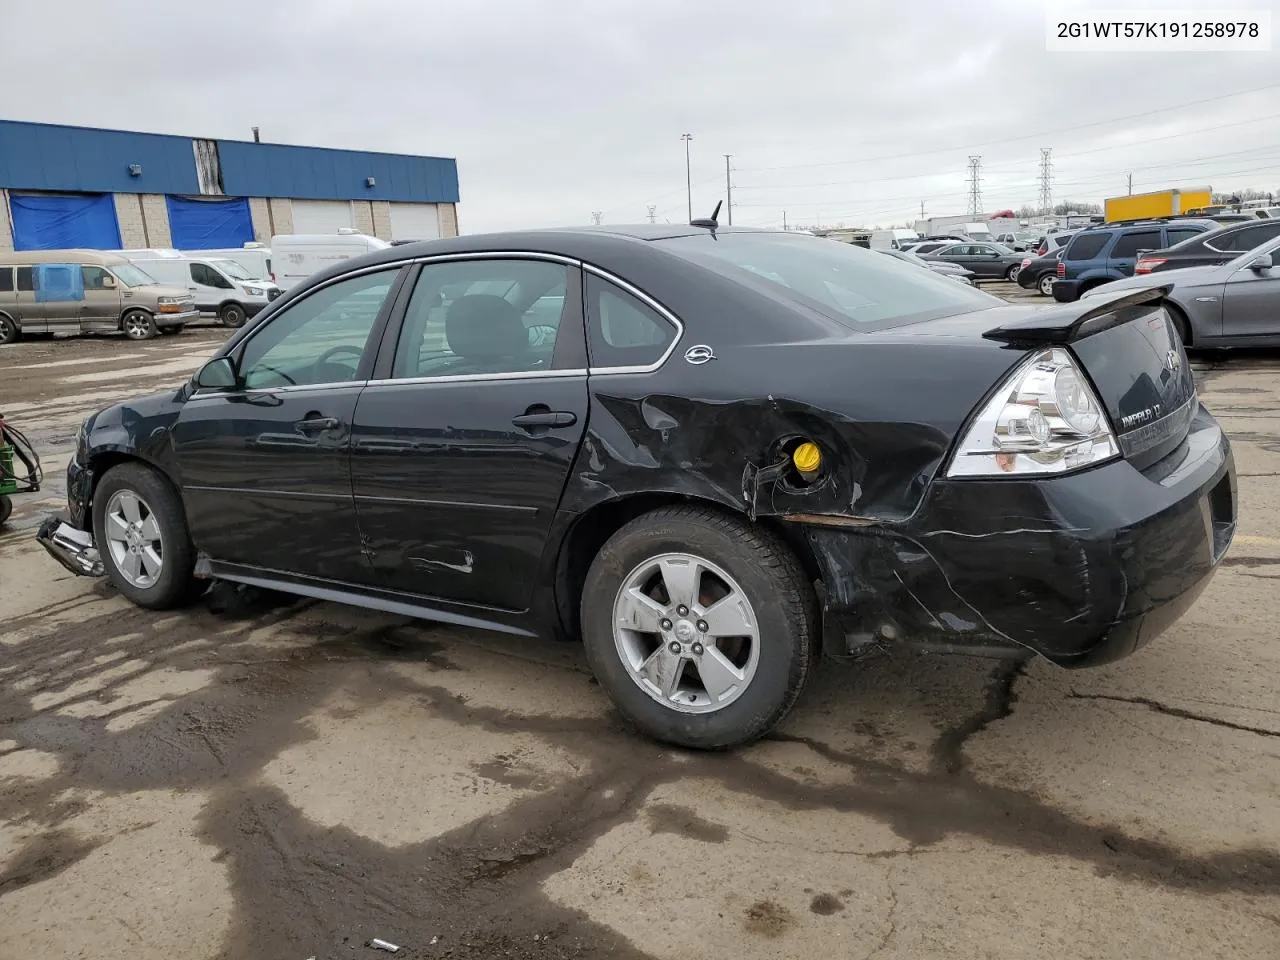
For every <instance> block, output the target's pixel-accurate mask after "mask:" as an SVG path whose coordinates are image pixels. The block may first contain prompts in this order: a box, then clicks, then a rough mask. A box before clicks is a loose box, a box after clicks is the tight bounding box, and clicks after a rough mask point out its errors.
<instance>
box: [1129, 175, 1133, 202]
mask: <svg viewBox="0 0 1280 960" xmlns="http://www.w3.org/2000/svg"><path fill="white" fill-rule="evenodd" d="M1129 196H1131V197H1132V196H1133V174H1132V173H1131V174H1129Z"/></svg>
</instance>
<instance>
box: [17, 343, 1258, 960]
mask: <svg viewBox="0 0 1280 960" xmlns="http://www.w3.org/2000/svg"><path fill="white" fill-rule="evenodd" d="M224 333H225V331H221V330H218V329H216V328H215V329H209V328H205V329H197V328H192V329H189V330H188V331H187V332H186V333H185V334H183V335H180V336H177V337H165V338H162V339H158V340H154V341H150V342H147V343H143V344H136V343H131V342H127V341H123V340H118V339H108V338H98V339H85V340H57V341H35V342H30V343H19V344H16V345H13V346H9V347H0V411H3V412H4V414H5V415H6V416H7V417H8V418H10V419H11V420H12V421H13V422H15V423H16V424H17V425H19V426H20V427H22V428H24V429H25V430H26V431H27V432H28V433H29V434H30V436H31V437H32V439H33V440H35V441H36V443H37V444H38V447H39V449H40V452H41V454H42V456H43V457H44V459H45V466H46V469H47V471H48V482H47V485H46V488H45V490H44V491H43V492H42V493H41V494H38V495H33V496H25V497H22V498H19V500H18V503H17V509H16V511H15V515H14V518H13V520H12V522H11V523H10V525H9V526H8V527H6V528H5V531H4V532H3V534H0V931H3V934H4V935H3V937H0V958H4V960H7V958H18V957H23V958H30V957H40V958H64V957H65V958H72V957H92V958H102V957H129V958H132V960H151V958H165V960H203V958H214V957H223V958H231V960H242V958H259V957H261V958H296V960H305V958H308V957H314V958H316V960H326V958H349V957H360V956H371V957H375V956H379V955H380V954H379V953H378V952H376V951H374V950H373V949H371V948H370V947H369V946H368V945H367V944H368V941H369V940H370V938H373V937H377V938H381V939H383V940H386V941H389V942H391V943H394V944H397V945H400V946H401V947H402V949H401V951H400V953H399V956H405V957H445V956H447V957H455V958H466V957H486V958H490V957H519V958H526V957H528V958H534V957H537V958H544V957H545V958H561V957H583V958H586V957H619V958H641V957H650V958H661V960H687V958H690V957H722V956H723V957H740V958H755V957H770V958H772V957H804V958H815V957H819V956H830V957H851V958H870V957H878V958H883V960H890V958H900V960H908V958H910V960H923V958H939V960H941V958H948V960H954V958H970V957H972V958H1000V960H1003V958H1011V960H1013V958H1017V960H1022V958H1028V957H1050V958H1054V960H1068V958H1102V957H1106V958H1112V957H1114V958H1125V960H1139V958H1151V960H1169V958H1182V957H1186V958H1197V960H1199V958H1204V957H1232V958H1239V960H1245V958H1268V960H1275V958H1277V957H1280V692H1278V684H1277V679H1276V678H1277V677H1278V676H1280V642H1278V640H1280V638H1278V631H1277V627H1276V623H1277V619H1278V614H1280V594H1277V593H1273V592H1272V590H1274V589H1275V588H1268V587H1267V585H1266V582H1267V580H1271V581H1273V582H1276V581H1277V571H1280V495H1278V491H1280V481H1278V479H1277V478H1278V477H1280V358H1277V357H1276V356H1268V355H1261V356H1258V355H1254V356H1246V357H1238V358H1232V359H1230V360H1228V361H1222V360H1219V359H1216V358H1213V359H1207V360H1206V359H1200V360H1198V361H1197V362H1196V366H1197V375H1198V377H1199V379H1200V384H1201V391H1202V396H1203V398H1204V400H1205V401H1206V403H1208V404H1209V406H1210V407H1211V409H1213V410H1214V412H1215V413H1217V415H1218V416H1219V417H1220V418H1221V419H1222V421H1223V423H1224V424H1225V425H1226V426H1227V428H1228V429H1229V430H1230V431H1231V434H1232V437H1233V440H1234V443H1235V452H1236V458H1237V465H1238V469H1239V471H1240V480H1239V489H1240V499H1241V503H1240V528H1239V534H1238V535H1237V537H1236V541H1235V544H1234V546H1233V547H1232V549H1231V552H1230V554H1229V555H1228V557H1227V559H1226V561H1225V564H1224V566H1223V568H1222V569H1221V570H1220V572H1219V573H1218V574H1217V576H1216V578H1215V579H1214V581H1213V583H1212V584H1211V586H1210V588H1209V589H1208V590H1207V591H1206V593H1205V594H1204V595H1203V597H1202V598H1201V599H1200V600H1199V602H1198V603H1197V604H1196V606H1195V607H1194V608H1193V609H1192V610H1191V612H1190V613H1189V614H1188V615H1187V616H1186V617H1185V618H1184V619H1183V620H1182V621H1181V622H1180V623H1178V624H1177V625H1176V626H1175V627H1174V628H1173V629H1172V630H1170V632H1169V633H1167V634H1166V635H1165V636H1163V637H1162V638H1160V639H1159V640H1158V641H1156V642H1155V643H1153V644H1152V645H1150V646H1149V647H1147V648H1145V649H1144V650H1143V651H1141V652H1140V653H1139V654H1138V655H1136V656H1134V657H1132V658H1130V659H1129V660H1127V661H1124V662H1122V663H1119V664H1116V665H1113V666H1110V667H1106V668H1102V669H1096V670H1092V671H1085V672H1074V673H1073V672H1067V671H1063V670H1059V669H1057V668H1054V667H1051V666H1049V665H1047V664H1045V663H1042V662H1032V663H1030V664H1027V665H1025V666H1013V665H1009V664H1003V663H993V662H990V661H981V660H971V659H963V658H952V657H944V656H936V655H934V656H928V655H905V654H901V655H890V654H884V655H881V656H878V657H876V658H874V659H872V660H870V661H868V662H864V663H860V664H857V665H848V664H837V663H828V664H825V665H824V666H823V668H822V669H821V670H820V673H819V676H818V678H817V679H816V681H815V682H814V683H813V685H812V686H811V687H810V688H809V690H808V692H807V694H806V696H805V697H804V699H803V700H802V702H801V704H800V706H799V707H798V708H797V709H796V711H795V713H794V714H793V715H792V716H791V717H790V718H789V720H788V721H787V722H786V724H785V725H784V726H783V728H782V729H781V730H780V731H779V732H778V733H777V734H776V735H775V736H773V737H771V738H770V739H768V740H766V741H764V742H762V743H760V744H757V745H755V746H753V747H751V748H749V749H745V750H741V751H738V752H735V753H733V754H728V755H713V756H707V755H697V754H691V753H684V752H679V751H673V750H669V749H664V748H661V747H658V746H655V745H654V744H652V743H650V742H648V741H646V740H644V739H641V738H640V737H638V736H636V735H635V734H633V733H632V732H630V731H629V730H628V729H627V728H626V727H625V726H623V725H622V724H621V723H620V722H619V720H618V719H617V718H616V717H615V715H614V713H613V712H612V711H611V709H610V708H609V705H608V703H607V702H606V700H605V698H604V696H603V695H602V693H601V692H600V690H599V688H598V687H597V686H595V685H594V683H593V682H592V680H591V679H590V677H589V676H588V674H587V673H586V671H585V667H584V664H583V661H582V658H581V656H580V654H579V652H578V650H577V649H576V648H575V647H572V646H564V645H555V644H550V643H540V642H534V641H528V640H520V639H516V638H508V637H503V636H496V635H488V634H481V633H475V632H466V631H460V630H455V629H444V628H440V627H435V626H432V625H430V624H426V623H411V622H406V621H405V620H403V619H401V618H394V617H388V616H383V615H377V614H372V613H368V612H364V611H358V610H351V609H346V608H341V607H336V606H332V605H328V604H324V603H319V602H310V601H297V602H292V601H288V600H276V601H270V600H266V599H259V600H258V601H256V602H254V603H245V602H243V601H242V600H241V599H239V598H238V597H236V596H234V595H231V594H230V593H229V592H221V593H218V592H215V593H214V594H213V595H211V596H210V597H209V598H207V599H206V600H205V601H203V602H202V603H200V604H199V605H197V606H196V607H194V608H192V609H190V610H188V611H183V612H180V613H166V614H157V613H152V612H148V611H144V610H141V609H137V608H135V607H133V606H131V605H130V604H128V603H126V602H125V601H123V600H122V599H121V598H119V597H118V596H115V595H114V594H113V592H112V591H111V590H110V588H109V587H108V586H107V585H106V584H105V583H104V582H95V581H91V580H86V579H83V578H76V577H72V576H70V575H68V574H66V573H65V572H64V571H63V570H62V569H61V568H60V567H58V566H57V565H56V564H55V563H54V562H53V561H52V560H51V559H49V558H47V557H46V556H45V555H44V553H43V551H41V550H40V548H39V547H38V546H37V545H36V544H35V542H34V540H33V538H32V535H33V533H34V529H35V526H36V525H37V524H38V522H39V520H40V518H41V516H42V515H43V514H45V513H46V512H50V511H54V510H57V509H60V508H61V505H62V497H63V494H64V484H63V478H62V473H63V469H64V467H65V464H66V461H67V458H68V455H69V454H70V452H71V449H72V446H73V444H74V436H75V432H76V429H77V427H78V425H79V423H80V421H81V419H82V418H83V417H84V416H85V415H87V414H88V413H90V412H91V411H92V410H94V409H96V408H98V407H100V406H103V405H105V404H107V403H110V402H113V401H114V400H116V399H120V398H124V397H127V396H130V395H135V394H138V393H141V392H144V391H148V390H151V389H154V388H157V387H160V386H163V385H168V384H173V383H177V382H178V381H180V380H181V379H183V378H184V377H185V376H186V375H187V374H188V373H189V372H190V371H191V370H193V369H194V368H195V367H196V366H197V365H198V364H199V362H200V361H201V360H202V359H203V358H204V357H205V356H207V355H208V354H209V353H210V352H211V351H212V350H213V349H214V348H215V347H216V345H217V344H218V342H219V341H220V340H221V338H222V337H223V335H224Z"/></svg>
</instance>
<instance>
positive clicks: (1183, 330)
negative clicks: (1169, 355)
mask: <svg viewBox="0 0 1280 960" xmlns="http://www.w3.org/2000/svg"><path fill="white" fill-rule="evenodd" d="M1164 308H1165V309H1166V310H1168V311H1169V319H1170V320H1172V321H1173V329H1174V330H1176V331H1177V332H1178V337H1179V339H1181V340H1182V346H1183V348H1184V349H1187V348H1190V347H1191V346H1192V336H1193V334H1192V332H1191V319H1190V318H1189V317H1188V316H1187V312H1186V311H1185V310H1183V309H1182V308H1181V307H1180V306H1178V305H1177V304H1176V303H1174V302H1173V301H1172V300H1165V301H1164Z"/></svg>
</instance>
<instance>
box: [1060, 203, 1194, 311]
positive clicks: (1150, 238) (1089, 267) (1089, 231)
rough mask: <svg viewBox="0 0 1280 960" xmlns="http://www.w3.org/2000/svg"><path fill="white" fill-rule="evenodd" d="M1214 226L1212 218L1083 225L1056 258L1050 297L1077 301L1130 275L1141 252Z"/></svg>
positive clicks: (1169, 244)
mask: <svg viewBox="0 0 1280 960" xmlns="http://www.w3.org/2000/svg"><path fill="white" fill-rule="evenodd" d="M1216 227H1217V224H1215V223H1214V222H1213V221H1212V220H1139V221H1128V222H1124V223H1104V224H1099V225H1098V226H1096V227H1086V228H1085V229H1083V230H1081V231H1080V232H1079V233H1077V234H1076V235H1075V236H1073V237H1072V238H1071V242H1070V243H1069V244H1067V249H1066V252H1064V253H1063V255H1062V259H1061V260H1059V261H1058V282H1057V283H1055V284H1054V285H1053V298H1054V299H1055V300H1057V301H1059V302H1060V303H1070V302H1072V301H1073V300H1079V299H1080V295H1081V294H1082V293H1084V292H1085V291H1086V290H1090V289H1092V288H1093V287H1096V286H1099V285H1100V284H1103V283H1107V282H1109V281H1111V280H1120V279H1123V278H1124V277H1131V276H1133V270H1134V266H1135V264H1136V263H1137V262H1138V256H1139V254H1141V253H1147V252H1150V251H1152V250H1162V249H1164V248H1165V247H1168V246H1172V245H1173V244H1175V243H1181V242H1182V241H1183V240H1188V239H1190V238H1191V237H1194V236H1196V235H1197V234H1200V233H1207V232H1208V231H1210V230H1213V229H1215V228H1216Z"/></svg>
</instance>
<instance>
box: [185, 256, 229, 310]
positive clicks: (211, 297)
mask: <svg viewBox="0 0 1280 960" xmlns="http://www.w3.org/2000/svg"><path fill="white" fill-rule="evenodd" d="M187 270H188V278H187V290H189V291H190V292H191V296H192V297H193V298H195V303H196V309H197V310H199V311H200V312H201V313H217V312H218V307H220V306H221V305H222V300H223V298H224V297H226V296H228V295H229V294H231V293H234V292H235V287H234V285H233V284H232V283H231V281H230V280H228V279H227V278H226V277H224V276H223V275H222V274H221V273H219V272H218V271H217V270H215V269H213V267H211V266H209V264H207V263H204V262H203V261H201V260H193V261H192V262H191V263H189V264H188V265H187Z"/></svg>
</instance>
